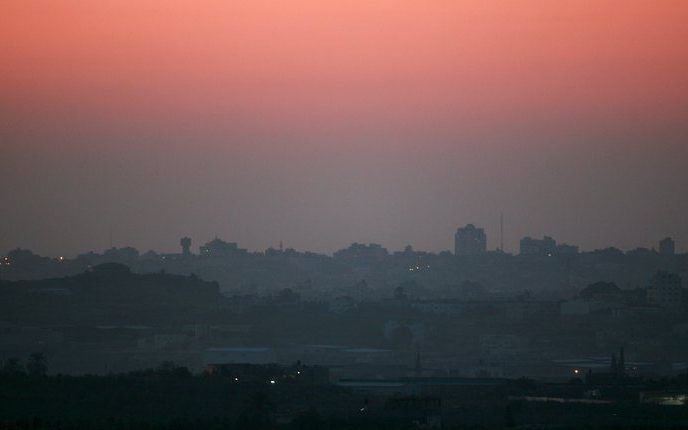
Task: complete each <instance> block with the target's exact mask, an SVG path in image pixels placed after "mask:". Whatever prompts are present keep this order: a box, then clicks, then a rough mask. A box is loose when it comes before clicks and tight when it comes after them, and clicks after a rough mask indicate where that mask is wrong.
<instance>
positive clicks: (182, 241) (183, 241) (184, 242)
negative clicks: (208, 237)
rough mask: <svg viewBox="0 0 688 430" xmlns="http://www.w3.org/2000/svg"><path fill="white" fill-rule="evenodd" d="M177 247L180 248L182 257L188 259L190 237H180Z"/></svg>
mask: <svg viewBox="0 0 688 430" xmlns="http://www.w3.org/2000/svg"><path fill="white" fill-rule="evenodd" d="M179 245H181V247H182V255H183V256H184V257H189V256H190V255H191V238H190V237H182V238H181V239H180V240H179Z"/></svg>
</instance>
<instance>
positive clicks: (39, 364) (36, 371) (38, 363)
mask: <svg viewBox="0 0 688 430" xmlns="http://www.w3.org/2000/svg"><path fill="white" fill-rule="evenodd" d="M26 371H27V372H28V373H29V375H31V376H45V374H46V373H48V364H47V360H46V358H45V354H43V353H42V352H34V353H33V354H31V356H30V357H29V361H28V362H27V363H26Z"/></svg>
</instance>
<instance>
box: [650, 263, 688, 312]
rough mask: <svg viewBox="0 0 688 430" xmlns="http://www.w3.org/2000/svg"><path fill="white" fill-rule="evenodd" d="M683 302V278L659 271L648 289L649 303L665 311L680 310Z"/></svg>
mask: <svg viewBox="0 0 688 430" xmlns="http://www.w3.org/2000/svg"><path fill="white" fill-rule="evenodd" d="M682 300H683V288H682V286H681V277H680V276H678V275H676V274H674V273H669V272H664V271H661V270H660V271H658V272H657V273H655V274H654V275H653V276H652V279H650V286H649V287H648V288H647V302H648V303H650V304H653V305H657V306H661V307H663V308H665V309H671V310H678V309H679V308H680V307H681V304H682V303H681V302H682Z"/></svg>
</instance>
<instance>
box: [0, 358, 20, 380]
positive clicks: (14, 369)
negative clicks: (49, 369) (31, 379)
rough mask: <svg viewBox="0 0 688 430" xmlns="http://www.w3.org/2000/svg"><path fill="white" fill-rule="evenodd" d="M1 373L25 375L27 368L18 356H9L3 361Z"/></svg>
mask: <svg viewBox="0 0 688 430" xmlns="http://www.w3.org/2000/svg"><path fill="white" fill-rule="evenodd" d="M0 374H2V375H7V376H18V375H25V374H26V370H25V369H24V366H22V365H21V362H20V361H19V359H18V358H8V359H7V360H5V362H3V363H2V367H1V368H0Z"/></svg>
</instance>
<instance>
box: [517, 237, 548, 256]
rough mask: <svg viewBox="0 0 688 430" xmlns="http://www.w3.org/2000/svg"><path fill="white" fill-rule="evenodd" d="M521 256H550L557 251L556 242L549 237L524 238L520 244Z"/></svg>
mask: <svg viewBox="0 0 688 430" xmlns="http://www.w3.org/2000/svg"><path fill="white" fill-rule="evenodd" d="M520 251H521V255H546V256H552V255H554V254H555V253H556V251H557V241H556V240H554V239H552V238H551V237H549V236H545V237H543V238H542V239H533V238H532V237H529V236H528V237H524V238H523V239H521V242H520Z"/></svg>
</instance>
